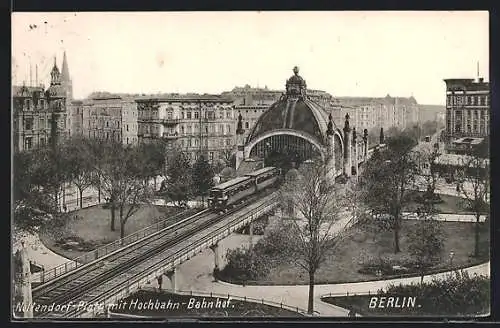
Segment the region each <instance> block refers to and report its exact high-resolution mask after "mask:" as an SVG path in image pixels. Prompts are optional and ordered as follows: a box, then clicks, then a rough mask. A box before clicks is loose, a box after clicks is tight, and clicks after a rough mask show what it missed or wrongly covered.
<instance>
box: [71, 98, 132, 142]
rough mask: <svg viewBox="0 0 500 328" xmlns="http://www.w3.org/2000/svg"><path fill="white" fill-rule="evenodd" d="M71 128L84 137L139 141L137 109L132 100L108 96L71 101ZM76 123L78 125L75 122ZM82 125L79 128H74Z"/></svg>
mask: <svg viewBox="0 0 500 328" xmlns="http://www.w3.org/2000/svg"><path fill="white" fill-rule="evenodd" d="M71 112H72V115H74V116H73V117H74V121H73V123H74V124H73V128H74V129H75V134H76V131H77V130H78V131H81V135H82V136H83V137H86V138H99V139H106V140H116V141H120V142H121V143H123V144H124V145H133V144H137V142H138V136H137V132H138V124H137V118H138V116H137V108H136V103H135V101H134V99H132V98H122V97H119V96H109V97H103V98H92V99H85V100H84V101H82V102H77V101H74V102H72V111H71ZM77 122H78V123H77ZM79 124H81V129H77V126H78V125H79Z"/></svg>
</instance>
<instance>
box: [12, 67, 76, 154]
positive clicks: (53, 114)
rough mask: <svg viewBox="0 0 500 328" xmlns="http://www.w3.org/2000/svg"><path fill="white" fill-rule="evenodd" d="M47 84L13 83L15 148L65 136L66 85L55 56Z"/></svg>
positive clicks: (48, 142) (27, 146)
mask: <svg viewBox="0 0 500 328" xmlns="http://www.w3.org/2000/svg"><path fill="white" fill-rule="evenodd" d="M50 76H51V80H50V86H49V87H48V88H47V90H45V88H44V86H43V85H40V86H25V85H23V86H13V89H12V109H13V110H12V113H13V118H12V122H13V143H14V151H15V152H18V151H25V150H31V149H33V148H36V147H40V146H46V145H54V146H55V145H56V144H57V142H58V141H59V140H61V139H64V138H66V137H67V136H68V130H69V126H68V124H67V122H68V121H67V116H68V115H67V106H66V89H65V87H64V85H62V83H61V73H60V71H59V68H58V67H57V63H56V61H55V59H54V66H53V67H52V71H51V73H50Z"/></svg>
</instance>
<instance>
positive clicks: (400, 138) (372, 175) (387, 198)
mask: <svg viewBox="0 0 500 328" xmlns="http://www.w3.org/2000/svg"><path fill="white" fill-rule="evenodd" d="M386 144H387V149H385V150H382V151H380V152H379V153H378V154H377V156H373V157H372V158H370V160H368V161H367V163H366V167H365V169H364V170H363V173H362V179H361V180H362V184H363V200H364V203H365V204H366V206H367V207H368V208H369V209H370V210H371V211H372V213H373V214H374V216H373V219H375V220H376V222H377V224H379V225H380V227H382V228H384V229H387V230H390V231H393V233H394V253H398V252H400V247H399V232H400V230H401V220H402V216H401V214H402V211H403V208H404V207H405V206H406V205H407V204H408V203H409V201H410V198H409V191H410V190H411V188H412V187H413V182H414V181H415V177H416V175H417V174H418V166H417V162H416V159H415V156H414V154H413V152H412V148H413V147H414V145H415V141H414V140H413V139H412V138H411V137H409V136H406V135H404V134H399V135H397V136H393V137H390V138H388V139H387V141H386Z"/></svg>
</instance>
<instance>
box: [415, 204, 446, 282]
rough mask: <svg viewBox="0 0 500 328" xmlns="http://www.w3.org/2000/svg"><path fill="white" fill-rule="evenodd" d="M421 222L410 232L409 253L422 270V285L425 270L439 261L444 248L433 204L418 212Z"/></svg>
mask: <svg viewBox="0 0 500 328" xmlns="http://www.w3.org/2000/svg"><path fill="white" fill-rule="evenodd" d="M417 213H418V217H419V220H418V221H417V222H416V225H415V227H414V228H413V229H411V230H410V231H409V232H408V243H409V245H408V251H409V253H410V255H412V256H413V257H414V258H415V260H416V264H417V265H418V268H419V270H420V283H423V281H424V275H425V270H426V269H427V268H428V267H430V266H431V265H432V264H433V263H435V262H436V261H438V260H439V259H440V257H441V253H442V252H443V248H444V240H443V230H442V227H441V222H439V221H436V220H435V217H434V216H435V214H436V213H435V211H434V207H433V206H432V203H431V202H430V203H427V204H426V205H424V206H423V207H421V208H420V209H419V210H418V212H417Z"/></svg>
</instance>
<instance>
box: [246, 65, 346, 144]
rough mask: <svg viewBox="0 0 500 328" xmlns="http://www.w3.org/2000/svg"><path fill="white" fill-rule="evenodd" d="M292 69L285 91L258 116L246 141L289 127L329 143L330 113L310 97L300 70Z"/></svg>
mask: <svg viewBox="0 0 500 328" xmlns="http://www.w3.org/2000/svg"><path fill="white" fill-rule="evenodd" d="M293 72H294V75H292V76H291V77H290V78H289V79H288V80H287V81H286V93H285V94H283V95H282V96H281V98H280V99H279V100H278V101H277V102H275V103H274V104H272V105H271V106H270V107H269V109H268V110H267V111H265V112H264V113H263V114H262V115H261V116H260V117H259V119H258V121H257V122H256V124H255V126H254V128H253V129H252V131H251V132H250V134H249V135H248V139H247V142H250V141H251V140H253V139H255V138H257V137H258V136H260V135H262V134H264V133H266V132H268V131H272V130H276V129H290V130H297V131H301V132H305V133H307V134H309V135H310V136H312V137H313V138H315V139H317V141H318V142H320V143H321V144H326V140H327V139H326V131H327V129H328V122H329V113H328V112H327V111H326V110H325V108H323V107H322V106H321V105H319V104H318V103H316V102H315V101H313V100H311V99H310V98H309V97H308V96H307V88H306V81H305V80H304V79H303V78H302V77H301V76H300V75H299V69H298V68H297V67H294V69H293ZM332 123H333V128H334V129H336V126H335V123H334V122H333V121H332Z"/></svg>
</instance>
